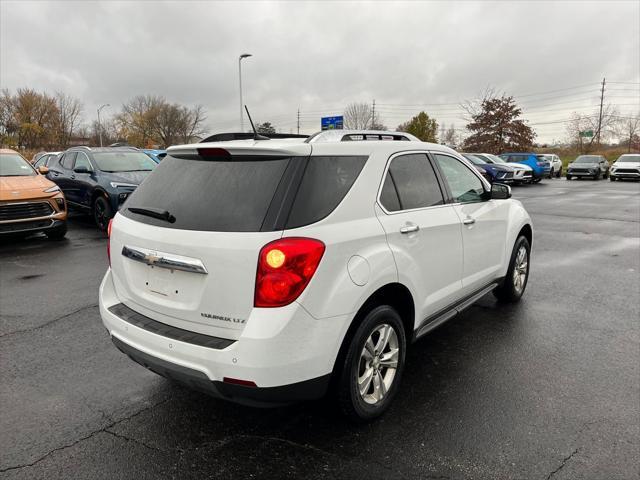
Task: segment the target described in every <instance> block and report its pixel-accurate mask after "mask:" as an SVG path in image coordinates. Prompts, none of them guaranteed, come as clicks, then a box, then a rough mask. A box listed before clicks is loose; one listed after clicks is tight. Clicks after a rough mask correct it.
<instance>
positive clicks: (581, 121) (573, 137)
mask: <svg viewBox="0 0 640 480" xmlns="http://www.w3.org/2000/svg"><path fill="white" fill-rule="evenodd" d="M618 117H619V116H618V114H617V111H616V109H615V108H614V107H612V106H611V105H605V107H604V109H603V110H602V122H601V123H600V139H601V140H605V141H606V140H607V139H608V138H610V137H611V136H612V135H614V134H615V127H616V122H617V118H618ZM566 130H567V135H568V137H569V143H570V144H571V145H573V146H574V147H575V148H577V149H578V150H579V151H580V153H589V152H591V151H592V150H593V149H594V148H595V147H596V139H597V138H598V112H597V111H594V112H593V113H587V114H581V113H576V112H573V113H572V114H571V117H570V120H569V123H567V127H566ZM587 134H590V136H586V135H587Z"/></svg>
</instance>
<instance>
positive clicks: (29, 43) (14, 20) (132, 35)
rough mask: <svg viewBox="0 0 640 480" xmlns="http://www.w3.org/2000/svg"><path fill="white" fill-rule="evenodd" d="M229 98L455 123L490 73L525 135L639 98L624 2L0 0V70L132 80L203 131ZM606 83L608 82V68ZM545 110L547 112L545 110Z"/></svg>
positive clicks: (632, 22)
mask: <svg viewBox="0 0 640 480" xmlns="http://www.w3.org/2000/svg"><path fill="white" fill-rule="evenodd" d="M244 52H248V53H252V54H253V57H251V58H249V59H247V60H243V84H244V85H243V87H244V100H245V103H246V104H247V105H248V106H249V108H250V111H251V113H252V115H253V117H254V119H255V120H257V121H259V122H264V121H271V122H272V123H273V124H275V125H276V127H277V128H278V130H281V131H286V132H289V131H291V130H292V129H295V127H296V111H297V109H298V108H300V111H301V117H302V123H301V127H302V128H301V130H302V131H303V132H305V133H311V132H314V131H316V130H319V127H320V117H321V116H323V115H334V114H341V113H342V111H343V108H344V105H346V104H347V103H349V102H353V101H361V102H367V103H371V102H372V101H373V100H374V99H375V101H376V104H377V109H378V111H379V112H380V114H381V120H382V121H383V123H384V124H385V125H387V126H388V127H390V128H393V129H395V127H396V126H397V125H398V124H399V123H401V122H403V121H405V120H406V119H408V118H410V117H411V116H412V115H415V114H416V113H417V112H418V111H420V110H421V109H423V110H426V111H427V112H428V113H429V114H430V115H432V116H433V117H435V118H436V119H437V120H438V121H439V122H440V123H441V122H445V123H446V124H447V125H450V124H451V123H454V124H455V125H456V127H457V128H462V127H464V125H465V122H464V121H463V120H462V119H461V118H460V117H461V111H460V109H459V107H458V105H459V102H460V101H462V100H464V99H468V98H473V97H475V96H477V95H478V94H479V93H480V92H481V91H482V90H483V89H484V88H485V87H487V86H493V87H495V88H497V89H499V90H501V91H504V92H506V93H508V94H512V95H515V96H516V97H518V100H519V103H520V104H521V106H522V107H523V109H524V112H525V115H524V117H525V118H526V119H528V120H529V121H530V123H531V124H532V125H533V126H534V127H535V128H536V131H537V132H538V140H539V141H551V140H552V139H554V138H555V139H562V138H563V137H564V136H565V125H564V124H563V123H558V122H560V121H562V120H565V119H567V118H568V117H569V115H570V114H571V112H572V111H578V112H581V113H590V112H592V111H593V108H595V107H594V106H595V105H596V104H597V103H598V100H599V92H598V89H599V85H598V84H599V82H601V81H602V78H603V77H606V78H607V90H606V100H607V101H608V103H611V104H614V105H617V108H618V110H619V111H620V112H621V113H625V114H626V113H629V114H632V115H638V113H639V111H640V107H639V103H640V1H638V0H632V1H621V2H615V1H596V2H577V1H567V2H551V1H538V2H521V1H510V2H507V1H503V2H471V1H466V2H458V3H453V2H446V3H445V2H417V1H413V2H403V3H402V2H382V1H379V2H338V1H335V2H328V1H325V2H311V1H305V2H302V1H300V2H293V1H290V2H278V3H272V2H214V1H204V2H187V1H181V2H177V1H176V2H154V1H134V0H130V1H125V2H116V1H103V2H91V1H73V2H63V1H33V2H31V1H24V0H22V1H19V2H18V1H6V0H0V85H1V86H2V88H8V89H10V90H15V89H17V88H19V87H31V88H35V89H37V90H40V91H47V92H50V93H53V92H55V91H63V92H66V93H69V94H72V95H74V96H76V97H78V98H80V99H81V100H82V101H83V103H84V117H85V119H86V121H87V122H89V121H91V120H93V119H94V118H95V111H96V107H97V106H98V105H100V104H103V103H109V104H111V107H110V108H108V109H106V110H104V111H103V112H104V113H106V114H107V116H108V115H113V114H114V113H115V112H117V111H118V110H119V109H120V107H121V105H122V103H124V102H126V101H127V100H128V99H130V98H131V97H133V96H135V95H138V94H155V95H162V96H164V97H166V98H167V99H168V100H170V101H172V102H179V103H183V104H187V105H194V104H202V105H204V106H205V108H206V110H207V116H208V119H207V126H208V128H209V130H210V131H212V132H213V131H224V130H227V131H228V130H237V129H238V127H239V112H238V110H239V99H238V55H239V54H240V53H244ZM609 82H619V83H609ZM550 122H555V123H550Z"/></svg>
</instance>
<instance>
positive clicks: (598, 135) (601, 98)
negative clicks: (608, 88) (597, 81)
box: [596, 78, 606, 146]
mask: <svg viewBox="0 0 640 480" xmlns="http://www.w3.org/2000/svg"><path fill="white" fill-rule="evenodd" d="M605 81H606V79H605V78H603V79H602V89H601V90H600V114H599V115H598V130H597V133H596V135H597V137H598V146H600V130H601V129H602V106H603V105H604V85H605Z"/></svg>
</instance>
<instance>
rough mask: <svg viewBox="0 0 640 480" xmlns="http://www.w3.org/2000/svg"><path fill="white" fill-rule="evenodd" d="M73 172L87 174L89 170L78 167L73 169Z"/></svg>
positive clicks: (82, 166) (81, 166)
mask: <svg viewBox="0 0 640 480" xmlns="http://www.w3.org/2000/svg"><path fill="white" fill-rule="evenodd" d="M73 171H74V172H75V173H89V169H88V168H87V167H85V166H84V165H78V166H77V167H76V168H74V169H73Z"/></svg>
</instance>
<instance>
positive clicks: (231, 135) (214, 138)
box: [200, 132, 309, 143]
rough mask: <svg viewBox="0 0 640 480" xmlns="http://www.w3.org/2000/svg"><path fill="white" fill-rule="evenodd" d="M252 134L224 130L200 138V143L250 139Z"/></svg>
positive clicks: (270, 135) (286, 135)
mask: <svg viewBox="0 0 640 480" xmlns="http://www.w3.org/2000/svg"><path fill="white" fill-rule="evenodd" d="M260 135H262V136H264V137H267V138H274V139H276V138H309V135H302V134H296V133H261V134H260ZM253 137H254V134H253V133H252V132H224V133H216V134H213V135H210V136H208V137H207V138H205V139H203V140H200V143H208V142H230V141H232V140H252V139H253Z"/></svg>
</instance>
